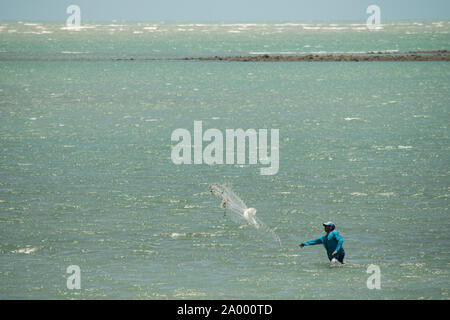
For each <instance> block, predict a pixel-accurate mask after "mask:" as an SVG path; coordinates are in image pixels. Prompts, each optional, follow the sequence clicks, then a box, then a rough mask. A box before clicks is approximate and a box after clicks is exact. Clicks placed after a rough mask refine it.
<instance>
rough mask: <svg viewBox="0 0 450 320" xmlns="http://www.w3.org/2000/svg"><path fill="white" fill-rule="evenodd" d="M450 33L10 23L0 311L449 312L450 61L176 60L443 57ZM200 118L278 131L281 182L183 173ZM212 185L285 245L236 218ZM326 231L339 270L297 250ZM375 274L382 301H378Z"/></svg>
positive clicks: (3, 59) (228, 169) (0, 190)
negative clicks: (384, 304) (265, 308)
mask: <svg viewBox="0 0 450 320" xmlns="http://www.w3.org/2000/svg"><path fill="white" fill-rule="evenodd" d="M449 31H450V23H449V22H447V21H425V22H398V23H390V24H387V25H386V26H385V27H384V29H383V30H379V31H376V32H373V31H368V30H365V28H364V24H357V23H354V24H350V23H347V24H344V23H336V24H301V23H299V24H281V23H280V24H195V23H193V24H150V23H149V24H145V23H142V24H118V23H117V24H87V25H84V28H83V29H82V30H80V31H70V30H65V29H64V25H60V24H49V23H6V22H3V23H1V24H0V70H1V75H0V150H1V151H0V298H2V299H449V291H450V290H449V289H450V282H449V271H450V268H449V266H450V265H449V264H450V259H449V253H450V250H449V245H450V236H449V234H448V232H447V230H448V229H449V227H450V223H449V216H448V215H449V212H448V207H449V194H450V184H449V183H450V180H449V176H448V174H449V160H450V159H449V153H450V146H449V140H448V139H449V130H448V124H449V120H450V117H449V103H450V64H449V63H448V62H359V63H352V62H330V63H328V62H321V63H305V62H290V63H283V62H281V63H280V62H259V63H236V62H219V61H209V62H199V61H173V60H166V58H173V57H190V56H211V55H251V54H260V53H263V52H264V53H278V54H285V53H290V52H293V53H304V52H329V53H333V52H362V53H363V52H368V51H371V50H377V51H389V52H390V51H392V52H396V50H399V51H408V50H437V49H449V47H450V36H449ZM117 58H127V59H128V58H133V59H134V60H126V61H125V60H116V59H117ZM152 58H158V59H160V60H149V59H152ZM196 120H198V121H202V123H203V128H204V130H206V129H208V128H215V129H218V130H220V131H222V132H225V130H226V129H228V128H232V129H237V128H243V129H244V130H246V129H249V128H253V129H279V133H280V138H279V154H280V160H279V171H278V173H277V174H275V175H261V174H260V169H261V168H262V167H264V165H262V164H259V163H258V164H256V165H250V164H248V163H247V164H244V165H239V164H223V165H207V164H191V165H188V164H182V165H175V164H174V163H173V162H172V159H171V150H172V148H173V147H174V145H175V144H176V143H175V142H172V141H171V134H172V132H173V131H174V130H175V129H177V128H185V129H187V130H189V131H190V132H193V126H194V121H196ZM212 183H228V184H230V185H231V186H232V188H233V190H234V191H236V192H237V193H238V194H239V195H240V197H241V198H242V199H243V200H244V201H245V203H246V204H247V205H248V206H249V207H250V206H251V207H255V208H256V209H257V210H258V213H257V215H258V217H259V218H260V219H261V220H262V221H264V223H265V224H266V225H267V226H268V227H270V228H272V229H273V230H274V231H275V232H276V233H277V235H278V236H279V237H280V239H281V242H282V246H281V247H280V246H279V245H278V243H277V242H276V241H274V240H273V238H271V237H268V236H267V235H266V234H264V233H262V232H259V231H258V230H256V229H255V228H253V227H252V226H250V225H245V224H237V223H235V222H233V221H231V220H230V219H228V217H227V216H224V214H223V209H221V208H220V206H219V204H220V202H219V201H218V199H217V198H216V197H213V196H211V195H210V193H209V191H208V186H209V185H210V184H212ZM328 220H332V221H334V222H335V223H336V226H337V231H338V232H339V233H340V235H341V236H342V237H343V239H344V248H345V252H346V258H345V260H346V264H345V265H343V266H334V265H330V264H329V262H328V259H327V257H326V252H325V250H324V248H323V247H321V246H314V247H307V248H304V249H300V248H299V247H298V244H299V243H300V242H302V241H306V240H310V239H313V238H317V237H319V236H320V235H321V234H322V233H323V227H322V223H323V222H325V221H328ZM372 264H373V265H377V266H379V268H380V272H381V288H380V289H372V290H371V289H369V288H368V287H367V280H368V278H369V276H370V275H371V274H368V273H367V268H368V267H369V266H370V265H372ZM70 265H77V266H79V268H80V271H81V289H79V290H77V289H74V290H70V289H68V288H67V279H68V277H69V276H70V274H68V273H67V272H66V270H67V267H68V266H70Z"/></svg>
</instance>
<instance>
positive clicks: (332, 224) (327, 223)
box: [323, 221, 336, 229]
mask: <svg viewBox="0 0 450 320" xmlns="http://www.w3.org/2000/svg"><path fill="white" fill-rule="evenodd" d="M323 226H324V227H325V226H332V227H333V229H334V228H336V225H335V224H334V222H332V221H328V222H325V223H324V224H323Z"/></svg>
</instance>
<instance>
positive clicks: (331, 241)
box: [302, 230, 345, 260]
mask: <svg viewBox="0 0 450 320" xmlns="http://www.w3.org/2000/svg"><path fill="white" fill-rule="evenodd" d="M343 242H344V240H342V238H341V236H340V235H339V233H338V232H337V231H335V230H333V231H331V232H330V233H329V234H328V237H327V236H326V235H323V236H321V237H319V238H317V239H314V240H310V241H305V242H302V244H303V245H304V246H313V245H316V244H323V246H324V247H325V249H326V250H327V255H328V258H329V259H330V260H331V259H333V258H337V257H340V256H342V255H343V254H345V252H344V248H343V247H342V243H343ZM334 251H336V252H337V253H336V254H335V255H334V256H333V255H332V253H333V252H334Z"/></svg>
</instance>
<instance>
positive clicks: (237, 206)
mask: <svg viewBox="0 0 450 320" xmlns="http://www.w3.org/2000/svg"><path fill="white" fill-rule="evenodd" d="M209 190H210V191H211V193H212V194H213V195H215V196H218V197H219V198H221V199H222V202H221V203H220V206H221V207H222V208H224V209H225V210H226V211H225V212H226V213H225V215H226V216H228V217H229V218H230V219H231V220H233V221H234V222H237V223H247V224H249V225H251V226H253V227H255V228H256V229H258V230H261V231H265V232H269V233H271V234H272V235H273V236H274V237H275V239H276V240H277V241H278V243H279V245H280V247H281V241H280V238H279V237H278V235H277V234H276V233H275V232H274V231H273V230H271V229H270V228H268V227H267V226H266V225H265V224H264V223H263V222H262V221H261V220H260V219H259V218H258V217H257V216H256V209H255V208H248V207H247V205H246V204H245V202H244V201H242V199H241V198H239V196H238V195H236V194H235V193H234V192H233V190H231V188H230V187H227V186H223V185H210V186H209Z"/></svg>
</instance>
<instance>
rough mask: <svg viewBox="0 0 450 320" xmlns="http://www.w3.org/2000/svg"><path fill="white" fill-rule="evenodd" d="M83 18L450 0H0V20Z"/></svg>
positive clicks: (410, 16)
mask: <svg viewBox="0 0 450 320" xmlns="http://www.w3.org/2000/svg"><path fill="white" fill-rule="evenodd" d="M72 4H74V5H78V6H79V7H80V9H81V19H82V21H98V22H100V21H123V22H126V21H130V22H132V21H143V22H144V21H145V22H153V21H154V22H162V21H165V22H271V21H280V22H283V21H324V22H326V21H330V22H331V21H361V20H363V21H365V20H366V19H367V17H368V16H369V15H368V14H367V13H366V9H367V7H368V6H369V5H372V4H375V5H378V6H379V7H380V9H381V19H382V20H385V21H392V20H428V19H440V20H449V19H450V0H270V1H269V0H220V1H219V0H0V21H62V22H64V21H66V19H67V17H68V16H69V14H67V13H66V9H67V7H68V6H69V5H72Z"/></svg>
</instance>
